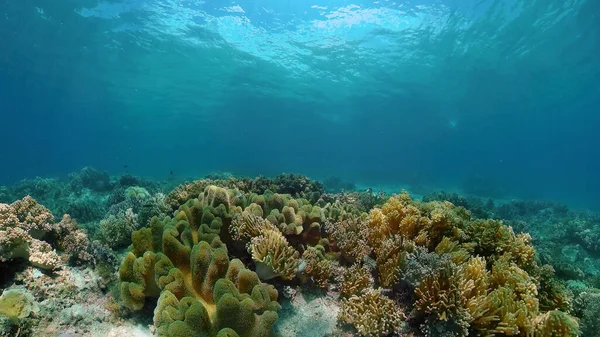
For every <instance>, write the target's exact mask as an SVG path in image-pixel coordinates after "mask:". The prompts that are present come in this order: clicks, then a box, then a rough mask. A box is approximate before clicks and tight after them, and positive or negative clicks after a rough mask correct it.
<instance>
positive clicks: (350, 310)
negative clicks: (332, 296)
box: [339, 289, 406, 336]
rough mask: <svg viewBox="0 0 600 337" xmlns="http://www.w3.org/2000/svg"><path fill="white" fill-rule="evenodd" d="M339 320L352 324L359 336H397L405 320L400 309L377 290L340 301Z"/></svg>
mask: <svg viewBox="0 0 600 337" xmlns="http://www.w3.org/2000/svg"><path fill="white" fill-rule="evenodd" d="M339 319H340V320H341V321H342V322H344V323H347V324H352V325H353V326H354V327H355V328H356V330H357V331H358V333H359V334H360V335H361V336H387V335H390V334H398V333H399V332H400V331H401V330H402V324H403V321H404V320H405V319H406V316H405V315H404V313H403V311H402V309H401V308H400V307H399V306H398V305H397V304H396V302H394V301H393V300H391V299H389V298H387V297H385V296H383V295H382V294H381V292H380V291H379V290H374V289H371V290H370V291H368V292H366V293H364V294H362V295H359V296H357V295H353V296H351V297H350V298H348V299H343V300H342V308H341V311H340V314H339Z"/></svg>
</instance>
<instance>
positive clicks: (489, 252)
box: [0, 168, 600, 337]
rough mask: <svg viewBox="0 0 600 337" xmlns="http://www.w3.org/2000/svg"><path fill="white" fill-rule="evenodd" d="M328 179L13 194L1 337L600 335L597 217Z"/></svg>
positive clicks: (0, 247) (24, 186) (4, 235)
mask: <svg viewBox="0 0 600 337" xmlns="http://www.w3.org/2000/svg"><path fill="white" fill-rule="evenodd" d="M328 181H329V182H330V183H335V184H334V185H335V186H334V187H332V188H331V189H329V188H327V187H326V186H323V185H322V184H321V183H319V182H316V181H313V180H310V179H308V178H307V177H304V176H300V175H291V174H287V175H280V176H277V177H275V178H265V177H258V178H255V179H249V178H238V177H234V176H210V177H207V178H205V179H202V180H196V181H193V182H186V183H183V184H181V185H177V186H170V185H169V183H161V182H155V181H148V180H144V179H141V178H137V177H133V176H121V177H109V176H108V175H106V174H104V173H102V172H99V171H97V170H94V169H91V168H85V169H83V170H82V171H81V172H79V173H77V174H73V175H71V176H70V177H69V179H68V180H66V181H62V180H56V179H41V178H37V179H34V180H26V181H22V182H20V183H18V184H16V185H14V186H11V187H4V188H2V189H0V201H1V202H3V203H0V272H1V275H2V280H1V281H2V284H1V285H0V287H2V290H3V293H2V296H1V297H0V335H2V336H124V335H128V336H144V335H146V336H147V335H156V336H173V337H175V336H219V337H226V336H227V337H233V336H240V337H267V336H431V337H436V336H489V337H491V336H534V337H546V336H547V337H558V336H561V337H562V336H586V337H593V336H600V332H599V328H600V290H598V289H597V288H596V287H598V286H599V285H600V276H599V275H600V273H598V269H599V268H598V266H599V265H600V263H598V251H599V250H600V248H599V247H600V239H599V238H600V234H599V233H600V232H599V229H598V228H599V226H598V223H600V220H599V219H600V217H598V216H596V215H593V214H590V213H585V214H583V213H577V212H573V211H569V210H568V209H567V208H566V207H563V206H560V205H554V204H545V203H539V202H538V203H536V202H530V203H528V202H517V201H511V202H508V203H504V204H502V205H496V204H495V203H494V202H493V201H492V200H480V199H477V198H464V197H461V196H458V195H455V194H447V193H436V194H432V195H428V196H426V197H425V198H423V199H422V200H416V199H414V198H412V197H411V196H410V195H409V194H408V193H407V192H404V191H403V192H399V193H397V194H394V195H391V196H386V195H385V194H383V193H373V192H372V191H370V190H367V191H353V190H346V189H345V188H339V186H345V187H346V188H349V189H354V184H351V183H344V184H342V183H341V182H340V180H339V179H329V180H328ZM326 190H330V191H334V192H335V193H328V192H326ZM44 204H45V205H46V206H47V207H48V208H47V207H45V206H43V205H44ZM64 213H69V214H70V215H63V214H64ZM499 218H501V219H504V220H499ZM551 224H552V225H551ZM551 226H554V227H555V228H563V230H562V231H559V232H558V233H557V230H554V229H552V228H553V227H551ZM549 228H550V229H549ZM569 228H570V230H567V229H569ZM516 229H518V232H517V230H516ZM525 229H526V230H527V232H522V231H523V230H525ZM561 233H562V234H561ZM552 235H554V237H552ZM561 235H562V236H561ZM547 238H550V240H547ZM311 306H313V307H311ZM324 306H326V307H327V310H325V311H319V310H320V309H319V308H322V307H324ZM311 326H315V328H313V329H311V328H310V327H311Z"/></svg>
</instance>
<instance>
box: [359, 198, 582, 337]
mask: <svg viewBox="0 0 600 337" xmlns="http://www.w3.org/2000/svg"><path fill="white" fill-rule="evenodd" d="M369 215H370V216H369V230H368V231H367V239H368V242H369V244H370V245H371V246H372V247H374V253H375V257H376V261H377V269H378V274H379V281H380V282H381V284H382V285H383V286H393V285H394V284H396V283H397V282H398V281H399V280H400V279H402V280H403V281H404V282H407V283H408V284H409V285H412V286H414V287H416V288H415V296H416V302H415V304H414V308H415V314H416V316H415V318H416V319H417V321H421V322H422V325H421V327H422V331H423V332H424V333H425V334H429V335H432V334H433V335H436V334H438V335H442V334H450V335H453V336H466V335H468V334H469V329H470V330H472V331H476V332H477V334H478V335H483V336H492V335H520V336H530V335H532V334H534V333H536V335H540V336H553V335H554V334H556V331H558V332H559V333H563V332H564V331H574V330H573V329H572V324H571V323H572V318H571V317H570V316H568V315H567V314H565V313H564V312H561V311H552V313H551V314H549V313H548V312H544V311H543V310H540V299H543V303H544V307H543V309H546V310H551V309H554V308H561V309H568V302H569V299H568V296H567V295H566V291H565V289H564V288H561V287H559V286H557V285H556V284H555V283H552V282H551V281H550V280H551V276H548V275H547V273H545V272H544V269H543V268H540V267H539V266H537V264H536V262H535V259H534V255H535V251H534V249H533V246H532V245H531V237H530V236H529V235H527V234H518V235H516V234H515V233H514V232H513V230H512V228H510V227H508V226H506V225H504V224H503V223H502V222H501V221H496V220H472V219H470V215H469V213H468V212H467V211H466V210H465V209H464V208H462V207H455V206H454V205H452V204H451V203H448V202H427V203H422V202H417V201H412V200H411V199H410V197H409V196H408V195H407V194H405V193H404V194H401V195H398V196H394V197H392V198H390V199H389V200H388V202H387V203H386V204H384V205H383V207H381V208H380V209H373V210H371V212H370V214H369ZM435 256H439V258H435ZM545 275H546V276H545ZM559 316H560V317H562V318H561V319H557V318H556V317H559ZM548 317H553V318H551V319H550V318H548ZM553 322H554V323H553ZM557 322H560V324H559V323H557ZM552 324H558V327H556V326H553V327H550V328H540V326H544V327H546V326H550V325H552ZM550 330H552V331H555V332H552V333H551V332H549V331H550ZM569 333H570V332H569ZM561 336H562V335H561Z"/></svg>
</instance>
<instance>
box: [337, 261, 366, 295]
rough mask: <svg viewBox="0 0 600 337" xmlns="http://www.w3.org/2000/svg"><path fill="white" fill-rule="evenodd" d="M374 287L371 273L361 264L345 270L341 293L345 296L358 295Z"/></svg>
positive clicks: (341, 282)
mask: <svg viewBox="0 0 600 337" xmlns="http://www.w3.org/2000/svg"><path fill="white" fill-rule="evenodd" d="M372 286H373V277H372V276H371V272H370V271H369V270H368V269H367V268H365V267H364V266H361V265H359V264H353V265H352V266H350V267H348V268H346V269H344V272H343V274H342V276H341V280H340V293H341V294H342V295H343V296H352V295H358V294H360V293H362V292H363V290H366V289H368V288H371V287H372Z"/></svg>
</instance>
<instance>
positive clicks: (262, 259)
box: [248, 229, 300, 280]
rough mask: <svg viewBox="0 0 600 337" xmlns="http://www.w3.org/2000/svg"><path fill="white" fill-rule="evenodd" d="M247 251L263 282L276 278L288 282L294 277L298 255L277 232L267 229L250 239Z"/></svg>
mask: <svg viewBox="0 0 600 337" xmlns="http://www.w3.org/2000/svg"><path fill="white" fill-rule="evenodd" d="M248 250H249V252H250V253H251V254H252V259H253V260H254V262H255V263H256V271H257V273H258V274H259V275H260V276H261V278H262V279H263V280H265V279H270V278H273V277H277V276H281V277H282V278H284V279H288V280H290V279H292V278H293V277H294V276H295V275H296V271H297V270H298V263H299V260H298V257H299V255H300V254H299V253H298V252H297V251H296V250H295V249H294V248H292V247H291V246H290V245H289V244H288V242H287V240H286V239H285V237H284V236H283V235H282V234H281V232H279V231H278V230H272V229H267V230H265V231H264V232H263V233H262V234H261V235H260V236H257V237H254V238H252V240H251V241H250V246H249V248H248Z"/></svg>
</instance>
